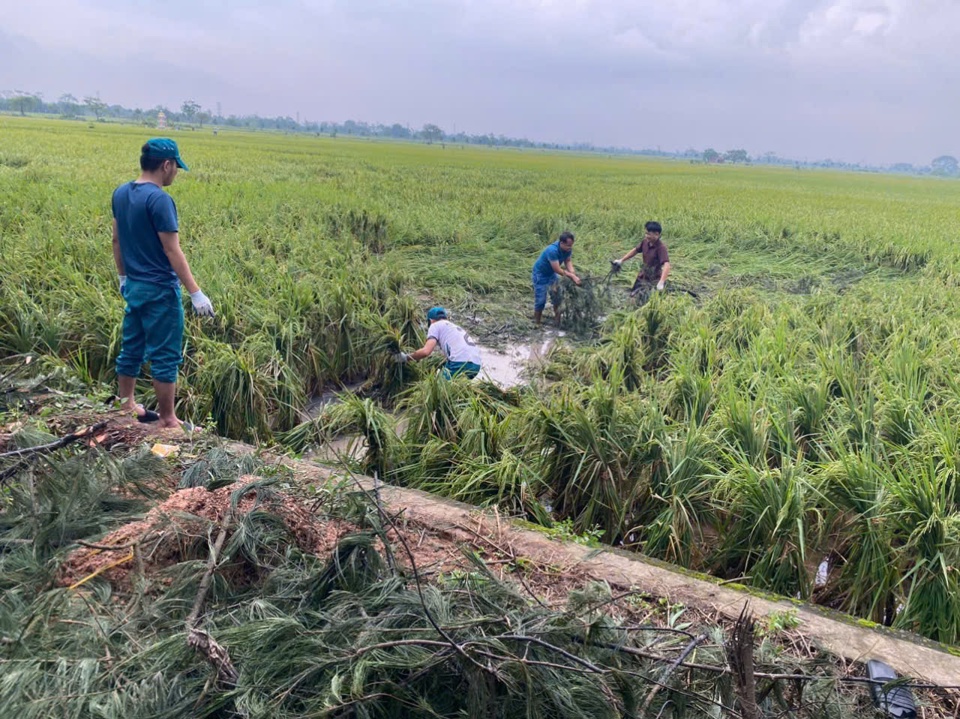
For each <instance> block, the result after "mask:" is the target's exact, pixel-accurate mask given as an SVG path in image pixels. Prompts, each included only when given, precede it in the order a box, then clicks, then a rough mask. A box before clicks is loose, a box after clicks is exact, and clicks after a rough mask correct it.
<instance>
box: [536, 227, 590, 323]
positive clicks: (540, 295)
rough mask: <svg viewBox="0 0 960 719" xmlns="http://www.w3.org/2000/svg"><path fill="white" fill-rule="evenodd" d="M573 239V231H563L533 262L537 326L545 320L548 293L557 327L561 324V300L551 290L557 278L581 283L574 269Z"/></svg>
mask: <svg viewBox="0 0 960 719" xmlns="http://www.w3.org/2000/svg"><path fill="white" fill-rule="evenodd" d="M573 241H574V236H573V233H572V232H561V233H560V237H559V238H558V239H557V241H556V242H554V243H553V244H552V245H549V246H548V247H547V248H546V249H544V251H543V252H541V253H540V257H539V258H537V261H536V262H535V263H534V264H533V321H534V322H536V323H537V326H539V325H540V323H541V321H542V320H543V308H544V307H546V306H547V294H550V302H551V304H552V305H553V314H554V319H555V320H556V323H557V327H559V326H560V300H559V299H558V297H557V295H556V294H555V293H554V292H551V291H550V288H551V287H552V286H553V284H554V283H555V282H556V281H557V279H559V278H560V277H569V278H570V279H571V280H573V281H574V282H575V283H576V284H578V285H579V284H580V278H579V277H577V273H576V272H574V271H573Z"/></svg>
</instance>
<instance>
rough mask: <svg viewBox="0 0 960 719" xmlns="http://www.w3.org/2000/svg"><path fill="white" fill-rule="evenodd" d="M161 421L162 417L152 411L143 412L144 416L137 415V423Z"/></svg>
mask: <svg viewBox="0 0 960 719" xmlns="http://www.w3.org/2000/svg"><path fill="white" fill-rule="evenodd" d="M158 419H160V415H159V414H157V413H156V412H154V411H153V410H152V409H145V410H143V414H138V415H137V421H138V422H142V423H143V424H146V423H148V422H156V421H157V420H158Z"/></svg>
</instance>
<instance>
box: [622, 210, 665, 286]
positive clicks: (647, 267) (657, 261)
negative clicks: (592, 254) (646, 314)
mask: <svg viewBox="0 0 960 719" xmlns="http://www.w3.org/2000/svg"><path fill="white" fill-rule="evenodd" d="M644 229H645V230H646V234H645V235H644V238H643V240H642V241H641V242H640V244H639V245H637V246H636V247H634V248H633V249H632V250H630V251H629V252H628V253H627V254H625V255H624V256H623V257H621V258H620V259H619V260H614V261H613V262H612V264H613V268H614V271H616V272H619V271H620V268H621V267H622V266H623V263H624V262H626V261H627V260H629V259H630V258H631V257H633V256H635V255H640V256H641V258H642V259H643V267H641V268H640V272H638V273H637V279H636V281H635V282H634V283H633V289H632V290H631V291H630V296H631V297H637V296H638V295H640V299H641V301H645V300H646V299H647V298H648V297H649V296H650V293H651V292H652V291H653V289H654V287H656V289H657V290H658V291H660V290H663V288H664V287H666V283H667V276H668V275H669V274H670V255H669V254H668V253H667V246H666V245H665V244H664V243H663V241H662V240H661V239H660V233H661V232H663V228H661V227H660V223H659V222H652V221H651V222H648V223H647V224H646V225H645V226H644Z"/></svg>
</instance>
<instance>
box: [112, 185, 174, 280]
mask: <svg viewBox="0 0 960 719" xmlns="http://www.w3.org/2000/svg"><path fill="white" fill-rule="evenodd" d="M113 218H114V219H115V220H116V221H117V232H118V234H119V235H120V257H121V258H122V259H123V268H124V270H125V271H126V273H127V277H128V278H129V279H131V280H134V281H136V282H152V283H153V284H156V285H172V286H174V287H177V286H179V284H180V280H179V278H178V277H177V273H176V272H174V271H173V267H171V265H170V260H168V259H167V255H166V253H164V251H163V245H162V244H160V235H159V234H158V233H160V232H177V231H178V227H177V206H176V205H175V204H174V202H173V198H172V197H170V195H168V194H167V193H166V192H164V191H163V190H162V189H160V188H159V187H157V186H156V185H154V184H153V183H152V182H125V183H124V184H122V185H120V187H118V188H117V189H116V190H114V191H113Z"/></svg>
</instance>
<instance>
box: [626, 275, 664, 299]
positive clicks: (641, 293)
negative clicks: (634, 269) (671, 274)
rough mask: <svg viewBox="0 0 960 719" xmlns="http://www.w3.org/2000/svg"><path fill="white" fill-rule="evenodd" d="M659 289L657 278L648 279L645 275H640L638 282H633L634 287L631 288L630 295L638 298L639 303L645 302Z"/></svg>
mask: <svg viewBox="0 0 960 719" xmlns="http://www.w3.org/2000/svg"><path fill="white" fill-rule="evenodd" d="M656 289H657V281H656V280H648V279H645V278H644V277H643V275H638V276H637V280H636V282H634V283H633V289H631V290H630V296H631V297H633V298H634V299H636V300H637V303H638V304H641V305H642V304H644V303H645V302H646V301H647V300H649V299H650V295H652V294H653V293H654V292H655V291H656Z"/></svg>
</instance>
